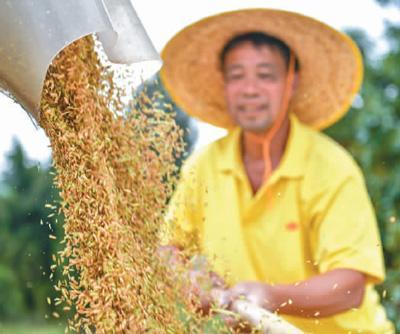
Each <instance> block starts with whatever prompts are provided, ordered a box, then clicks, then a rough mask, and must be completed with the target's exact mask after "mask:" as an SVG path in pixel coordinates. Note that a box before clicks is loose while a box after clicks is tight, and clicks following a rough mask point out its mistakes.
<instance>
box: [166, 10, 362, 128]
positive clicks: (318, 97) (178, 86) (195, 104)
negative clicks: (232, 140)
mask: <svg viewBox="0 0 400 334" xmlns="http://www.w3.org/2000/svg"><path fill="white" fill-rule="evenodd" d="M252 31H260V32H265V33H267V34H269V35H272V36H274V37H276V38H279V39H281V40H282V41H284V42H285V43H286V44H287V45H288V46H289V47H290V48H291V49H292V50H293V52H294V53H295V54H296V56H297V58H298V60H299V63H300V73H299V75H300V82H299V85H298V88H297V90H296V94H295V95H294V97H293V99H292V100H291V104H290V110H291V111H293V112H294V113H296V114H297V116H298V117H299V119H300V120H301V121H302V122H304V123H306V124H309V125H310V126H312V127H314V128H316V129H322V128H326V127H328V126H329V125H331V124H333V123H335V122H336V121H337V120H338V119H339V118H340V117H342V116H343V115H344V114H345V113H346V112H347V110H348V108H349V107H350V105H351V103H352V101H353V98H354V96H355V94H356V93H357V91H358V90H359V88H360V85H361V81H362V73H363V66H362V59H361V55H360V52H359V50H358V48H357V46H356V45H355V43H354V42H353V41H352V40H351V39H350V38H349V37H348V36H346V35H344V34H342V33H340V32H339V31H337V30H335V29H333V28H331V27H329V26H327V25H326V24H324V23H322V22H319V21H317V20H315V19H313V18H310V17H307V16H303V15H300V14H297V13H292V12H287V11H281V10H272V9H247V10H240V11H234V12H227V13H222V14H219V15H216V16H211V17H208V18H205V19H203V20H201V21H198V22H196V23H194V24H192V25H190V26H188V27H186V28H185V29H183V30H182V31H180V32H179V33H178V34H177V35H175V36H174V37H173V38H172V39H171V40H170V41H169V42H168V44H167V45H166V47H165V48H164V50H163V52H162V58H163V60H164V65H163V68H162V69H161V73H160V75H161V80H162V82H163V84H164V86H165V88H166V89H167V91H168V92H169V93H170V95H171V97H172V98H173V100H174V101H175V102H176V103H177V104H178V106H179V107H181V108H182V109H183V110H185V111H186V112H187V113H188V114H190V115H192V116H194V117H196V118H198V119H200V120H202V121H205V122H207V123H210V124H213V125H216V126H219V127H223V128H231V127H233V126H234V123H233V121H232V120H231V118H230V116H229V114H228V111H227V108H226V103H225V98H224V91H223V76H222V73H221V71H220V64H219V54H220V52H221V50H222V48H223V47H224V45H225V44H226V43H227V42H228V41H229V40H230V39H231V38H233V37H234V36H236V35H238V34H242V33H246V32H252Z"/></svg>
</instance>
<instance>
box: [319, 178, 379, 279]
mask: <svg viewBox="0 0 400 334" xmlns="http://www.w3.org/2000/svg"><path fill="white" fill-rule="evenodd" d="M312 216H313V219H312V220H313V224H312V239H313V244H314V252H313V253H314V261H315V264H316V265H317V266H318V268H319V270H320V272H321V273H323V272H327V271H330V270H333V269H338V268H346V269H354V270H357V271H360V272H362V273H365V274H366V275H367V277H368V280H369V281H370V282H372V283H374V284H378V283H381V282H382V281H383V280H384V276H385V272H384V261H383V251H382V245H381V240H380V236H379V230H378V226H377V222H376V218H375V214H374V209H373V207H372V204H371V201H370V199H369V196H368V193H367V190H366V187H365V184H364V180H363V177H362V175H361V172H358V173H354V175H351V176H347V177H345V178H343V179H342V180H341V181H340V182H336V185H335V186H330V187H329V188H328V189H326V190H325V192H324V193H323V194H321V195H320V197H319V199H318V200H317V201H316V204H315V205H314V207H313V212H312Z"/></svg>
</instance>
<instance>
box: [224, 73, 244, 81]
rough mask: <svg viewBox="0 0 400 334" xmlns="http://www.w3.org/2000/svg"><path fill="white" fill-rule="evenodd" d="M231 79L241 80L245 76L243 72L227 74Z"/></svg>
mask: <svg viewBox="0 0 400 334" xmlns="http://www.w3.org/2000/svg"><path fill="white" fill-rule="evenodd" d="M226 78H227V79H228V80H229V81H234V80H240V79H242V78H243V74H241V73H231V74H228V75H227V76H226Z"/></svg>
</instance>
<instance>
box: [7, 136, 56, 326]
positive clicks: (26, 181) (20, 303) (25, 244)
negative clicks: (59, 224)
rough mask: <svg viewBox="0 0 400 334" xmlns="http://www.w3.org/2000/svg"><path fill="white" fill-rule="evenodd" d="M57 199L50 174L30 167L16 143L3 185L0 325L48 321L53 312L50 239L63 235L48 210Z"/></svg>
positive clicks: (52, 246)
mask: <svg viewBox="0 0 400 334" xmlns="http://www.w3.org/2000/svg"><path fill="white" fill-rule="evenodd" d="M57 194H58V192H57V191H56V189H54V188H53V186H52V176H51V175H50V173H49V170H48V169H40V168H39V167H37V166H35V165H33V164H32V163H30V162H29V161H28V160H27V158H26V155H25V153H24V151H23V149H22V147H21V145H20V144H19V143H18V142H14V145H13V149H12V150H11V152H10V154H9V155H8V169H7V170H6V171H5V172H4V174H3V175H2V180H1V182H0V319H6V318H10V317H16V316H19V317H20V316H23V315H28V314H29V315H34V314H37V315H40V317H41V318H43V316H44V314H45V313H46V312H48V311H50V310H51V309H52V307H50V306H49V305H47V302H46V299H47V297H50V296H53V295H54V291H53V288H52V282H51V281H50V280H49V271H50V270H49V267H50V265H51V261H52V260H51V256H52V253H54V252H55V249H54V248H55V247H56V245H55V244H56V243H55V242H51V240H50V239H49V234H50V233H51V234H60V233H59V232H55V231H52V229H53V228H52V226H54V224H53V223H54V222H53V220H52V219H50V218H49V219H46V217H47V216H48V215H49V214H51V213H52V210H49V209H47V208H45V204H46V203H51V202H52V201H54V199H57ZM43 221H46V223H44V222H43ZM47 221H48V222H47ZM50 223H51V224H50Z"/></svg>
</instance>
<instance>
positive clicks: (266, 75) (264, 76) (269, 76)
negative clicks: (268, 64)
mask: <svg viewBox="0 0 400 334" xmlns="http://www.w3.org/2000/svg"><path fill="white" fill-rule="evenodd" d="M258 77H259V78H261V79H269V80H273V79H275V75H273V74H272V73H259V74H258Z"/></svg>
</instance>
